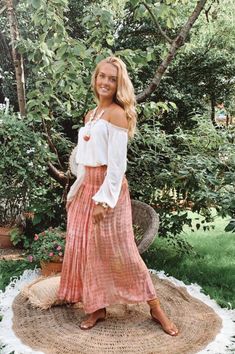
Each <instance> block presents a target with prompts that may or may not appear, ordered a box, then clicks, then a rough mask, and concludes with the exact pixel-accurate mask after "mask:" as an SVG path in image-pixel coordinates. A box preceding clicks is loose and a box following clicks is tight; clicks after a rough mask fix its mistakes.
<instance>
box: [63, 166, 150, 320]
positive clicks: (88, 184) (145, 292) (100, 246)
mask: <svg viewBox="0 0 235 354" xmlns="http://www.w3.org/2000/svg"><path fill="white" fill-rule="evenodd" d="M106 170H107V167H106V166H99V167H86V168H85V177H84V181H83V183H82V185H81V186H80V188H79V190H78V192H77V194H76V196H75V197H74V199H73V201H72V203H71V204H70V206H69V210H68V220H67V233H66V248H65V255H64V261H63V268H62V273H61V282H60V288H59V293H58V295H59V298H60V299H63V300H66V301H68V302H72V303H74V302H82V303H83V307H84V310H85V312H86V313H92V312H94V311H96V310H98V309H100V308H103V307H106V306H109V305H114V304H128V303H129V304H130V303H138V302H144V301H147V300H152V299H154V298H156V292H155V288H154V286H153V283H152V280H151V277H150V274H149V272H148V269H147V267H146V265H145V263H144V262H143V260H142V258H141V256H140V255H139V252H138V248H137V246H136V243H135V239H134V233H133V228H132V213H131V201H130V195H129V189H128V184H127V180H126V178H125V177H124V178H123V183H122V188H121V192H120V196H119V199H118V202H117V204H116V206H115V208H113V209H109V210H108V212H107V214H106V217H105V218H104V219H103V220H102V221H101V222H100V223H98V224H94V223H93V218H92V213H93V209H94V206H95V203H94V201H93V200H92V196H93V195H94V194H95V193H96V192H97V191H98V189H99V187H100V186H101V184H102V182H103V180H104V177H105V173H106Z"/></svg>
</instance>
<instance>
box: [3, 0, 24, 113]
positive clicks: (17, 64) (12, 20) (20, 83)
mask: <svg viewBox="0 0 235 354" xmlns="http://www.w3.org/2000/svg"><path fill="white" fill-rule="evenodd" d="M6 7H7V17H8V21H9V26H10V34H11V51H12V59H13V65H14V68H15V75H16V87H17V97H18V104H19V111H20V114H21V115H22V116H25V115H26V108H25V107H26V100H25V79H24V66H23V57H22V55H21V54H19V52H18V50H17V49H16V44H17V41H18V39H19V31H18V26H17V19H16V16H15V11H14V5H13V0H6Z"/></svg>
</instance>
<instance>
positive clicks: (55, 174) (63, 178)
mask: <svg viewBox="0 0 235 354" xmlns="http://www.w3.org/2000/svg"><path fill="white" fill-rule="evenodd" d="M48 173H49V175H50V176H51V177H52V178H54V179H55V180H56V181H57V182H59V184H60V185H61V186H63V187H66V186H67V184H68V180H69V176H67V175H66V174H65V173H64V172H62V171H60V170H58V169H57V168H56V167H55V166H53V165H52V163H51V162H48Z"/></svg>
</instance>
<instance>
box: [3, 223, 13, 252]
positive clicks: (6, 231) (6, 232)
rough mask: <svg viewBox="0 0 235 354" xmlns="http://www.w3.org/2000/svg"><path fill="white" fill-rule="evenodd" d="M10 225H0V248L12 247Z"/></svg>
mask: <svg viewBox="0 0 235 354" xmlns="http://www.w3.org/2000/svg"><path fill="white" fill-rule="evenodd" d="M11 230H12V227H0V248H13V247H14V245H13V243H12V242H11V237H10V232H11Z"/></svg>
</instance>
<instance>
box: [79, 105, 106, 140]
mask: <svg viewBox="0 0 235 354" xmlns="http://www.w3.org/2000/svg"><path fill="white" fill-rule="evenodd" d="M97 109H98V107H96V108H95V109H94V110H93V112H92V114H91V116H90V118H89V121H88V122H87V124H86V128H87V129H86V134H85V135H84V136H83V139H84V140H85V141H89V140H90V138H91V129H92V128H93V126H94V125H95V123H96V122H97V121H98V120H99V119H100V118H101V117H102V115H103V114H104V109H103V110H102V111H101V112H100V114H99V115H98V116H97V117H96V118H95V115H96V111H97Z"/></svg>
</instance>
